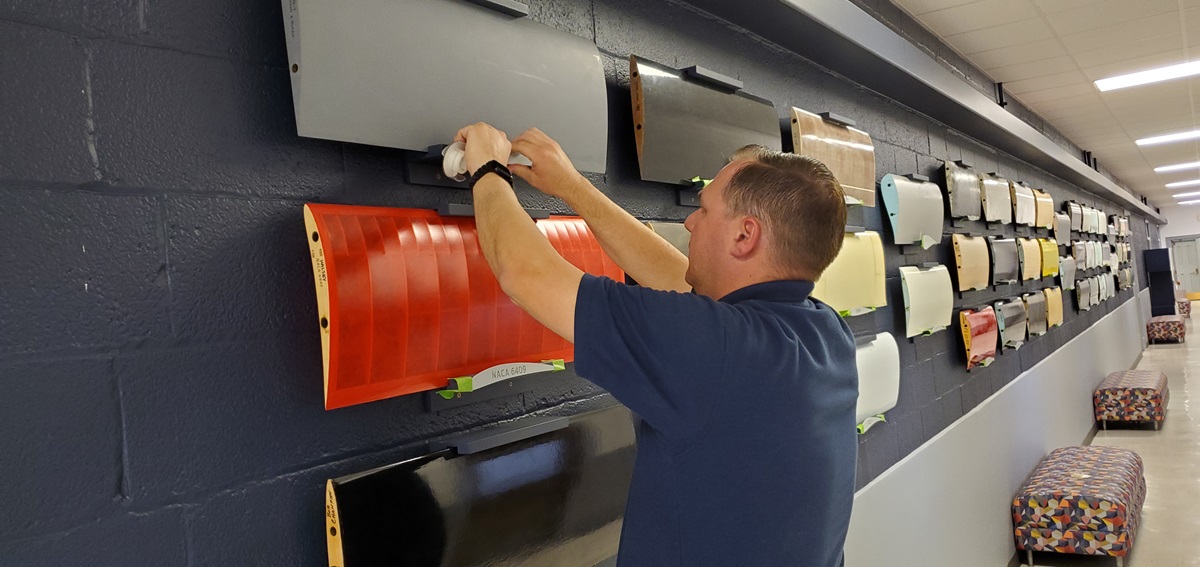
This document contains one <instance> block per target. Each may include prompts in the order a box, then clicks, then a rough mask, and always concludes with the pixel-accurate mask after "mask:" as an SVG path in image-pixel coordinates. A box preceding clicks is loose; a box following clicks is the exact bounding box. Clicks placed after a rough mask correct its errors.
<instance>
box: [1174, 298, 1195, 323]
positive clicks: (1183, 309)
mask: <svg viewBox="0 0 1200 567" xmlns="http://www.w3.org/2000/svg"><path fill="white" fill-rule="evenodd" d="M1175 306H1176V309H1175V311H1176V312H1177V313H1179V314H1180V315H1183V316H1184V317H1187V318H1188V319H1191V318H1192V302H1191V301H1190V300H1187V299H1180V300H1179V301H1176V302H1175Z"/></svg>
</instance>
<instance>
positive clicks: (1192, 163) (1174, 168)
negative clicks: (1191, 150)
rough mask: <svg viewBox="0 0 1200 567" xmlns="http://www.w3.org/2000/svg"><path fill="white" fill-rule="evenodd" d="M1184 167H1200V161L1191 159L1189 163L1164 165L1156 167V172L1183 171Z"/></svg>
mask: <svg viewBox="0 0 1200 567" xmlns="http://www.w3.org/2000/svg"><path fill="white" fill-rule="evenodd" d="M1184 169H1200V161H1189V162H1187V163H1177V164H1175V165H1163V166H1159V167H1156V168H1154V171H1155V172H1156V173H1166V172H1168V171H1182V170H1184Z"/></svg>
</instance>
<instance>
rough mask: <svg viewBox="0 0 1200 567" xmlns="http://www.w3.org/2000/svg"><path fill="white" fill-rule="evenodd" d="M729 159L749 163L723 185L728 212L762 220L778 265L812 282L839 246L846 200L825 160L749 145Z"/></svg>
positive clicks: (843, 227)
mask: <svg viewBox="0 0 1200 567" xmlns="http://www.w3.org/2000/svg"><path fill="white" fill-rule="evenodd" d="M731 159H732V160H739V159H745V160H750V162H751V163H748V164H746V165H745V166H743V167H742V168H741V169H739V170H738V171H737V172H736V173H734V174H733V177H732V178H731V179H730V180H729V185H728V186H727V187H726V188H725V195H724V198H725V204H726V206H727V207H728V208H729V214H730V215H747V216H752V217H755V218H758V219H760V220H762V221H763V224H764V225H765V229H766V230H765V233H766V235H767V236H768V237H769V238H770V241H771V242H772V244H773V245H774V246H773V248H774V250H773V251H774V254H775V260H776V262H777V263H778V264H779V267H780V269H782V270H783V271H785V272H787V273H791V274H795V275H797V276H799V277H802V278H804V279H810V280H816V279H817V278H818V277H820V276H821V273H822V272H824V271H825V268H827V267H829V264H831V263H833V259H834V258H835V257H837V255H838V252H839V251H840V250H841V249H842V239H843V238H844V236H845V232H846V202H845V198H844V195H845V193H844V192H843V191H842V185H841V183H838V180H837V179H836V178H834V176H833V173H831V172H830V171H829V168H828V167H825V164H823V163H821V162H820V161H817V160H815V159H813V158H811V157H808V156H805V155H799V154H789V153H783V152H778V151H775V150H771V149H768V148H765V147H763V146H758V145H750V146H745V147H743V148H741V149H739V150H738V151H736V152H734V154H733V157H732V158H731Z"/></svg>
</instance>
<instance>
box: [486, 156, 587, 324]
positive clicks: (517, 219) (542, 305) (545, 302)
mask: <svg viewBox="0 0 1200 567" xmlns="http://www.w3.org/2000/svg"><path fill="white" fill-rule="evenodd" d="M474 196H475V225H476V229H477V231H478V234H479V246H480V248H481V249H482V250H483V256H484V258H486V259H487V262H488V265H489V266H490V267H491V268H492V272H493V273H495V274H496V279H497V280H499V282H500V288H501V289H502V290H504V293H505V294H507V295H508V296H509V298H511V299H512V300H513V302H515V303H516V304H517V305H518V306H519V307H521V308H522V309H524V310H525V311H526V312H527V313H529V314H530V315H531V316H532V317H533V318H534V319H536V320H537V321H538V322H540V323H542V324H543V325H545V326H546V327H548V328H549V329H550V330H551V331H554V332H555V333H556V334H558V335H559V336H561V337H563V338H565V339H567V340H568V341H572V342H574V340H575V299H576V295H577V294H578V292H579V282H580V279H581V278H582V277H583V272H582V271H580V270H579V269H578V268H576V267H575V266H573V265H571V264H570V263H569V262H567V261H566V260H564V259H563V257H562V256H560V255H559V254H558V251H557V250H555V249H554V247H553V246H551V245H550V241H548V240H546V236H545V235H543V234H542V231H540V230H538V228H537V225H536V224H535V223H534V222H533V221H532V220H531V219H530V218H529V214H528V213H526V212H525V210H524V209H522V208H521V203H520V202H518V201H517V197H516V195H514V194H513V192H512V188H511V187H509V186H508V183H506V182H505V181H504V180H503V179H501V178H500V177H498V176H496V175H486V176H484V177H483V178H482V179H480V180H479V181H478V182H477V183H476V184H475V190H474Z"/></svg>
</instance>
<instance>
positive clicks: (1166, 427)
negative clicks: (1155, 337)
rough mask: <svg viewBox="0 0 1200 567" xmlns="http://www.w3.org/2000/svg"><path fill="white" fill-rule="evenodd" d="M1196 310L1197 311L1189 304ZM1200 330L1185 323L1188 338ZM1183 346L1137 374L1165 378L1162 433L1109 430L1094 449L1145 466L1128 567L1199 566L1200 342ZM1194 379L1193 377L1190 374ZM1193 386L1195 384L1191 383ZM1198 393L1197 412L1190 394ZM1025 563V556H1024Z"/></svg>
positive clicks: (1043, 559)
mask: <svg viewBox="0 0 1200 567" xmlns="http://www.w3.org/2000/svg"><path fill="white" fill-rule="evenodd" d="M1193 305H1194V306H1196V307H1200V305H1197V304H1195V303H1194V304H1193ZM1196 329H1200V326H1196V325H1194V324H1193V323H1192V322H1191V321H1189V322H1188V334H1189V335H1190V334H1192V333H1193V332H1200V331H1195V330H1196ZM1189 338H1190V339H1191V340H1189V341H1188V342H1187V343H1185V344H1181V345H1173V344H1161V345H1151V346H1150V348H1148V349H1147V350H1146V352H1145V353H1143V354H1142V360H1141V362H1140V363H1138V368H1139V369H1150V370H1161V371H1163V372H1165V373H1166V374H1167V379H1168V380H1169V387H1170V388H1171V401H1170V403H1169V404H1168V405H1167V419H1166V421H1165V422H1164V423H1163V426H1162V430H1161V431H1155V430H1154V428H1153V427H1151V426H1145V427H1132V428H1130V427H1121V428H1113V427H1110V428H1109V430H1108V431H1100V432H1098V433H1097V434H1096V438H1095V440H1094V441H1092V444H1093V445H1108V446H1113V447H1124V448H1126V449H1130V450H1133V451H1136V452H1137V453H1138V454H1139V455H1141V456H1142V461H1143V462H1144V463H1145V466H1146V503H1145V506H1144V508H1143V510H1142V525H1141V526H1140V527H1139V528H1138V533H1137V539H1136V540H1135V541H1134V544H1133V552H1132V553H1131V554H1130V555H1129V557H1128V558H1127V559H1126V561H1125V565H1126V566H1127V567H1187V566H1193V565H1194V566H1200V336H1194V335H1193V336H1192V337H1189ZM1192 368H1195V369H1196V376H1195V377H1193V376H1191V369H1192ZM1193 382H1194V383H1193ZM1193 388H1195V389H1196V393H1197V402H1198V403H1197V406H1196V407H1193V406H1192V400H1191V393H1192V389H1193ZM1022 559H1024V554H1022ZM1033 560H1034V563H1035V565H1037V566H1038V567H1042V566H1053V567H1065V566H1071V567H1087V566H1092V567H1109V566H1112V565H1116V564H1117V563H1116V560H1115V559H1112V558H1097V557H1071V556H1057V555H1054V554H1050V553H1035V554H1034V558H1033Z"/></svg>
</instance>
